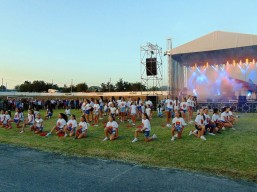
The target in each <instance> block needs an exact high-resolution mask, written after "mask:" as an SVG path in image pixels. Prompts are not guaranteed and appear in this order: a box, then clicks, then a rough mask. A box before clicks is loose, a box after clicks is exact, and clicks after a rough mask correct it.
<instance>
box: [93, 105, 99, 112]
mask: <svg viewBox="0 0 257 192" xmlns="http://www.w3.org/2000/svg"><path fill="white" fill-rule="evenodd" d="M99 109H100V105H99V104H94V111H95V112H97V111H98V110H99Z"/></svg>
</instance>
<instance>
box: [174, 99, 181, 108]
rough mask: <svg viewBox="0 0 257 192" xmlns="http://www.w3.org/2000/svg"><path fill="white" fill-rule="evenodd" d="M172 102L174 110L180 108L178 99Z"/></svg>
mask: <svg viewBox="0 0 257 192" xmlns="http://www.w3.org/2000/svg"><path fill="white" fill-rule="evenodd" d="M173 103H174V109H175V110H179V108H180V101H179V100H177V101H176V100H174V101H173Z"/></svg>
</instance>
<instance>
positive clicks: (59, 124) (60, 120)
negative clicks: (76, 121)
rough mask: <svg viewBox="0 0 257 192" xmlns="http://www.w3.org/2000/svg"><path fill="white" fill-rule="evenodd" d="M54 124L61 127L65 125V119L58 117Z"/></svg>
mask: <svg viewBox="0 0 257 192" xmlns="http://www.w3.org/2000/svg"><path fill="white" fill-rule="evenodd" d="M56 125H57V126H58V127H59V128H60V129H62V128H63V127H64V126H65V125H66V121H65V119H58V120H57V123H56Z"/></svg>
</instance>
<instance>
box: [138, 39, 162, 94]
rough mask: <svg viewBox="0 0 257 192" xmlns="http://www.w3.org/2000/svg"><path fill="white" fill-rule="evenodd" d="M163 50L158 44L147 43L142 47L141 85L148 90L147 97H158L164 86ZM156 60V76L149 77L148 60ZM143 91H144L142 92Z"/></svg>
mask: <svg viewBox="0 0 257 192" xmlns="http://www.w3.org/2000/svg"><path fill="white" fill-rule="evenodd" d="M162 54H163V53H162V48H161V47H159V46H158V45H157V44H155V45H154V44H152V43H149V42H148V43H146V45H142V46H141V47H140V63H141V65H140V66H141V67H140V68H141V69H140V71H141V83H142V85H144V86H145V87H146V89H147V93H146V94H147V95H153V96H154V95H158V93H157V91H159V90H160V91H162V90H161V88H162V86H163V64H162ZM149 58H156V72H157V73H156V75H147V66H146V59H149ZM142 91H143V90H142Z"/></svg>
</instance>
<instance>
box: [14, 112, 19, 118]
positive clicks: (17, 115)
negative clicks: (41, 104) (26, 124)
mask: <svg viewBox="0 0 257 192" xmlns="http://www.w3.org/2000/svg"><path fill="white" fill-rule="evenodd" d="M13 119H14V120H19V119H20V117H19V112H15V114H14V118H13Z"/></svg>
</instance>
